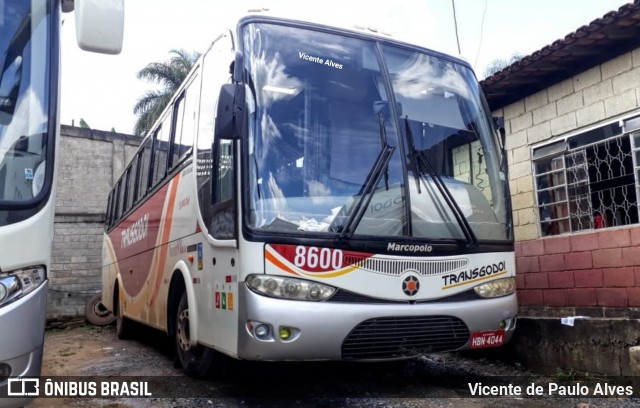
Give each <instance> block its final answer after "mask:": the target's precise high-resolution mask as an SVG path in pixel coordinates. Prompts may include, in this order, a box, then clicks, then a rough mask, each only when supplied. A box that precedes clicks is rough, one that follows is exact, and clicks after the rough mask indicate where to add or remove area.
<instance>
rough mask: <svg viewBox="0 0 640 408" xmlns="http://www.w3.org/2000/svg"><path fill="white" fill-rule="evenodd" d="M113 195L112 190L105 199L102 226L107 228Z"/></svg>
mask: <svg viewBox="0 0 640 408" xmlns="http://www.w3.org/2000/svg"><path fill="white" fill-rule="evenodd" d="M112 196H113V191H112V192H110V193H109V198H108V199H107V211H105V214H104V228H105V229H109V227H111V204H112V199H111V197H112Z"/></svg>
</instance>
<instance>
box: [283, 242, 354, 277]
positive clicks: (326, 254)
mask: <svg viewBox="0 0 640 408" xmlns="http://www.w3.org/2000/svg"><path fill="white" fill-rule="evenodd" d="M343 260H344V254H343V252H342V251H341V250H340V249H331V248H318V247H305V246H297V247H296V255H295V257H294V258H293V264H294V265H295V266H297V267H298V268H302V269H306V270H316V271H317V270H323V271H326V270H332V269H333V270H335V269H340V268H342V262H343Z"/></svg>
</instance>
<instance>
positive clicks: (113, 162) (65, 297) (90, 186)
mask: <svg viewBox="0 0 640 408" xmlns="http://www.w3.org/2000/svg"><path fill="white" fill-rule="evenodd" d="M60 133H61V134H60V135H61V139H60V143H59V150H58V162H57V164H58V173H57V177H58V178H57V181H56V189H57V191H56V214H55V220H54V238H53V251H52V262H51V270H50V271H49V278H50V282H49V283H50V286H49V287H50V291H49V301H48V308H47V317H48V318H58V317H63V316H81V315H84V304H85V302H86V299H87V298H88V297H89V296H91V294H93V293H96V292H98V291H99V290H100V285H101V273H102V270H101V263H102V259H101V256H102V233H103V220H104V215H105V209H106V206H107V196H108V194H109V191H110V190H111V188H112V187H113V184H114V182H115V181H117V179H118V177H119V176H120V174H121V173H122V170H123V169H124V166H125V164H126V163H128V161H129V160H130V159H131V157H132V156H133V154H134V153H135V150H136V148H137V146H138V144H139V139H138V138H136V137H134V136H131V135H125V134H120V133H113V132H103V131H97V130H90V129H81V128H76V127H71V126H62V128H61V132H60Z"/></svg>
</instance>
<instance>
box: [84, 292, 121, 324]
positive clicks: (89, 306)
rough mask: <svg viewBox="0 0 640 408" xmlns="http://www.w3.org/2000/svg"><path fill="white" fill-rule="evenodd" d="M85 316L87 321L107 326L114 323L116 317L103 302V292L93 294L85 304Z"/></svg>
mask: <svg viewBox="0 0 640 408" xmlns="http://www.w3.org/2000/svg"><path fill="white" fill-rule="evenodd" d="M84 316H85V317H86V318H87V321H89V323H91V324H95V325H96V326H106V325H108V324H111V323H113V322H114V321H115V320H116V317H115V316H114V315H113V313H111V312H110V311H109V310H107V308H106V307H105V306H104V304H102V293H96V294H95V295H93V296H91V297H90V298H89V300H87V303H86V304H85V305H84Z"/></svg>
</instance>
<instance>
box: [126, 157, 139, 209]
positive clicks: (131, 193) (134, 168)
mask: <svg viewBox="0 0 640 408" xmlns="http://www.w3.org/2000/svg"><path fill="white" fill-rule="evenodd" d="M137 177H138V156H135V157H134V158H133V161H131V165H130V166H129V172H128V173H127V180H128V181H127V211H129V210H130V209H131V207H133V204H134V203H135V202H136V200H135V198H134V197H135V195H136V178H137Z"/></svg>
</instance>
